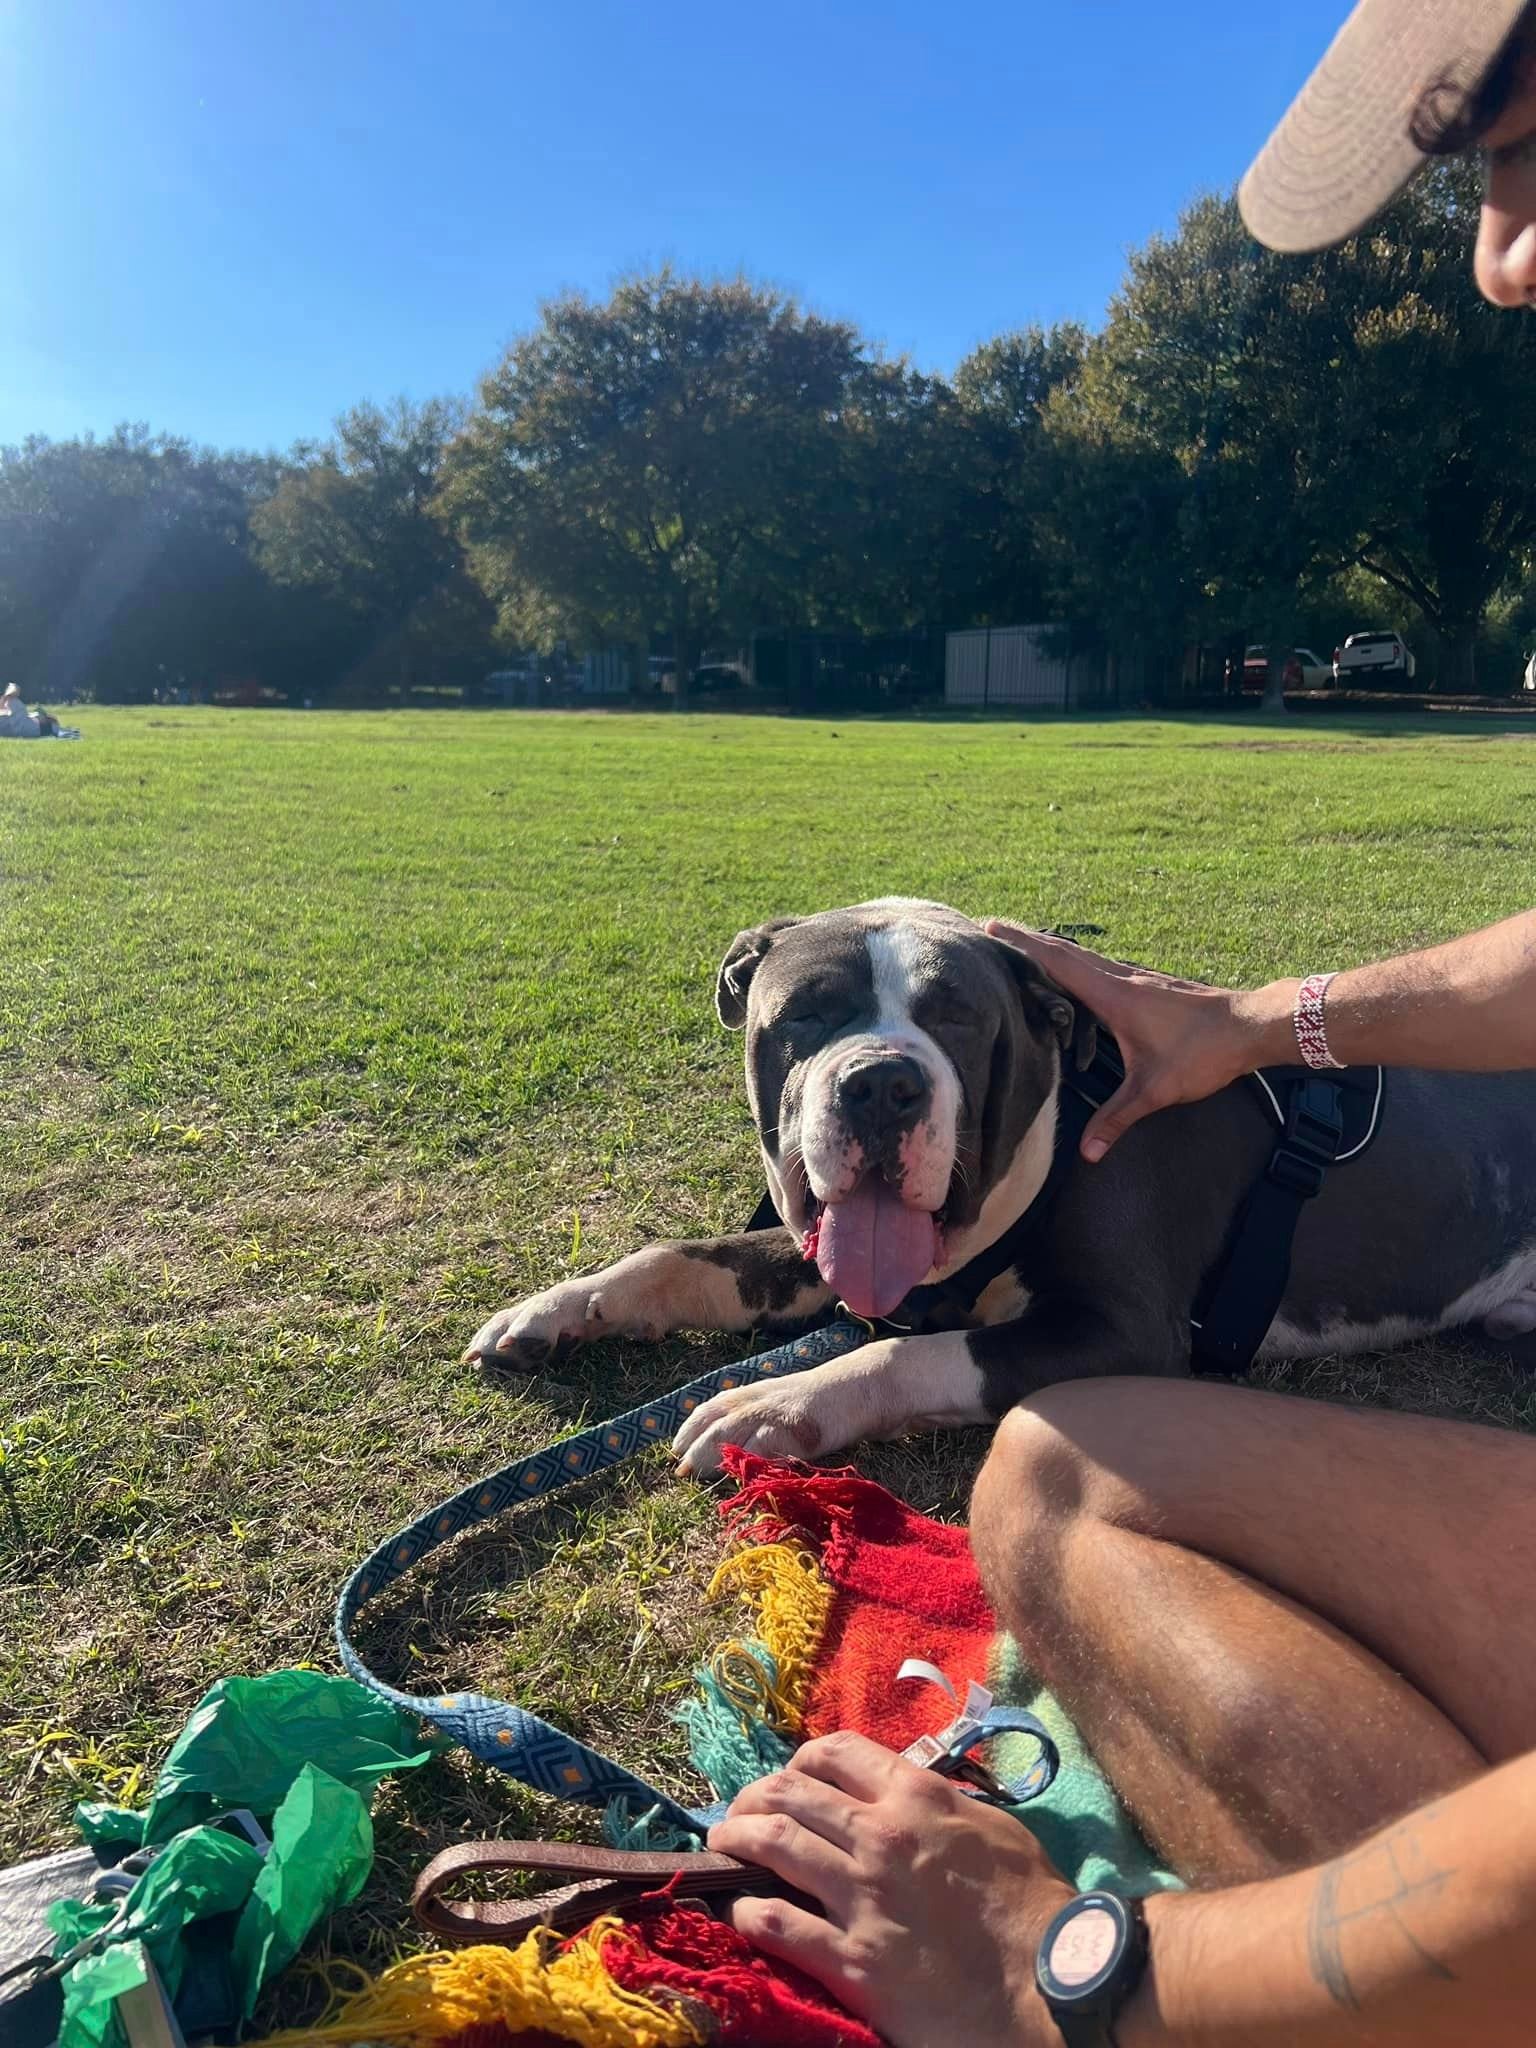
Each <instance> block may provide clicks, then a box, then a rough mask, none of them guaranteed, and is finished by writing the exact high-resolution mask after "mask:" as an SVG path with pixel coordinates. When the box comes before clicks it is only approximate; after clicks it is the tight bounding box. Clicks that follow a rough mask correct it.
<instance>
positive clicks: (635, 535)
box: [444, 270, 862, 702]
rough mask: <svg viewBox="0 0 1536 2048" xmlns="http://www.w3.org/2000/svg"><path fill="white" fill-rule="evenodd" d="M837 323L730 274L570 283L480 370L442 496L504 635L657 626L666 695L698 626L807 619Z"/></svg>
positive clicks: (844, 495)
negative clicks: (473, 408) (603, 292)
mask: <svg viewBox="0 0 1536 2048" xmlns="http://www.w3.org/2000/svg"><path fill="white" fill-rule="evenodd" d="M861 373H862V372H861V357H860V351H859V345H858V341H857V338H856V336H855V334H854V332H853V330H852V329H851V328H850V327H847V326H845V325H843V324H841V323H839V322H836V321H828V320H822V319H820V318H818V317H817V316H816V315H814V314H809V313H802V312H801V311H800V309H799V308H798V307H797V306H796V305H795V304H794V303H793V301H791V300H788V299H785V298H783V297H781V296H779V295H778V294H777V293H774V292H771V291H768V290H766V289H764V288H762V287H759V286H755V285H751V284H748V283H747V282H746V281H745V280H744V279H739V278H738V279H735V280H732V281H729V282H725V283H714V284H709V283H703V282H700V281H698V280H692V279H684V278H680V277H677V276H676V275H674V274H673V273H672V272H671V271H669V270H663V271H661V272H659V273H658V274H656V275H655V276H651V277H639V278H632V279H630V280H628V281H627V282H625V283H623V284H621V285H620V286H619V287H618V289H617V290H616V291H615V292H614V294H613V296H612V297H611V298H610V299H609V300H608V301H607V302H606V303H604V304H601V305H599V304H596V303H594V302H593V301H592V300H590V299H587V298H584V297H582V296H581V295H579V294H574V293H573V294H569V295H567V296H566V297H564V298H560V299H556V300H554V301H552V302H551V303H550V304H549V305H547V306H545V308H544V309H543V315H542V318H541V320H540V323H539V325H538V327H537V328H536V329H535V330H534V331H533V332H532V333H531V334H528V335H525V336H524V337H523V338H522V339H521V340H520V341H518V342H516V343H515V344H514V345H513V347H512V348H511V350H510V351H509V352H508V354H507V356H506V358H505V360H504V361H503V362H502V364H501V365H500V367H499V368H498V369H496V370H495V371H493V372H492V374H491V375H490V376H489V377H487V378H486V380H485V382H484V384H483V385H482V387H481V403H480V407H479V409H478V411H477V412H476V413H475V414H474V416H473V418H472V419H471V420H470V422H469V425H468V427H467V428H466V430H465V432H464V433H463V435H462V436H461V437H460V439H459V441H458V442H457V444H456V446H455V448H454V450H453V454H452V459H451V462H450V468H449V476H448V481H447V484H446V488H445V491H444V504H445V505H446V507H447V508H448V511H449V513H450V514H451V516H452V518H453V519H454V521H455V522H456V524H457V527H458V530H459V531H460V533H461V534H462V535H463V536H464V538H465V539H466V541H467V542H468V544H469V545H470V547H471V549H472V550H473V560H474V563H475V566H476V569H477V572H478V573H479V575H480V576H481V579H482V581H483V583H484V585H485V587H486V589H487V590H488V591H489V592H490V593H491V594H492V596H493V597H494V598H495V600H496V603H497V605H498V607H499V611H500V616H501V619H502V622H503V625H504V628H505V630H506V631H507V632H508V633H509V634H511V635H513V636H515V637H516V638H518V639H520V640H523V641H525V642H532V643H534V644H539V645H548V644H549V642H550V641H552V640H553V639H555V638H559V637H568V638H571V639H574V640H576V641H577V642H578V643H586V644H592V643H594V642H596V643H608V644H613V643H624V642H630V643H635V642H644V641H646V640H647V639H648V638H649V636H650V635H651V634H653V633H661V634H669V635H670V636H671V641H672V652H673V658H674V661H675V664H676V669H677V687H678V694H679V702H681V701H682V700H683V697H684V695H685V692H686V689H687V683H688V678H689V674H690V672H691V670H692V669H693V668H694V667H695V666H696V664H697V662H698V660H699V656H700V653H701V651H702V649H703V646H704V645H705V643H706V641H707V640H710V639H714V638H719V637H722V636H727V635H734V636H744V635H745V634H746V633H748V632H749V631H750V630H751V629H752V627H753V626H754V625H755V624H757V623H758V622H759V620H760V619H761V618H763V617H766V616H773V617H774V618H775V619H777V620H780V621H783V622H787V623H793V622H795V620H796V619H797V617H799V616H803V613H804V608H805V602H806V600H805V596H804V588H803V586H804V583H805V571H806V567H807V565H808V564H811V563H815V562H818V561H824V560H825V558H826V555H827V552H828V551H829V550H833V549H836V548H837V547H838V546H839V545H840V544H843V543H844V542H845V540H846V531H845V530H844V529H843V524H842V518H843V515H844V514H845V513H846V510H847V506H848V502H849V497H848V493H849V489H850V484H849V477H848V472H847V468H846V462H845V454H846V436H845V433H844V421H845V413H846V410H847V408H848V407H849V405H850V403H851V402H852V400H853V398H854V396H855V388H856V386H857V385H858V382H859V379H860V376H861Z"/></svg>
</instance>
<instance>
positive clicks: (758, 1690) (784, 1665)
mask: <svg viewBox="0 0 1536 2048" xmlns="http://www.w3.org/2000/svg"><path fill="white" fill-rule="evenodd" d="M726 1593H734V1594H736V1595H737V1597H738V1598H740V1599H742V1600H745V1601H746V1603H747V1605H748V1606H749V1607H751V1608H752V1610H753V1613H754V1617H755V1622H756V1628H755V1634H756V1636H757V1640H758V1641H759V1642H760V1643H762V1644H763V1645H764V1647H765V1648H766V1649H767V1650H768V1651H769V1652H770V1653H771V1654H772V1657H773V1661H774V1663H775V1664H776V1665H777V1666H778V1682H777V1684H774V1685H771V1684H770V1683H769V1682H768V1676H767V1673H766V1672H765V1671H764V1670H763V1667H762V1664H761V1663H760V1662H759V1660H758V1659H757V1658H756V1657H754V1656H752V1655H751V1653H750V1652H749V1651H748V1649H747V1648H746V1646H745V1644H743V1643H742V1642H741V1641H739V1640H737V1639H735V1638H733V1639H732V1640H731V1641H730V1642H727V1643H722V1644H721V1645H720V1648H719V1649H718V1650H716V1652H715V1654H714V1656H713V1657H711V1659H710V1660H709V1668H710V1672H711V1674H712V1676H713V1677H714V1680H715V1683H716V1684H717V1685H718V1686H719V1687H720V1690H721V1691H722V1692H723V1693H724V1694H725V1696H726V1698H727V1699H729V1700H730V1701H731V1703H732V1705H733V1706H736V1707H739V1708H740V1709H741V1711H742V1712H743V1713H746V1714H752V1715H755V1716H756V1717H757V1718H758V1719H759V1720H763V1721H766V1722H767V1723H768V1725H769V1726H770V1727H771V1728H773V1729H774V1730H775V1731H776V1732H777V1733H778V1734H780V1735H798V1734H799V1733H800V1731H801V1729H802V1728H803V1726H804V1725H805V1709H806V1703H807V1701H808V1700H809V1698H810V1692H811V1681H812V1679H813V1678H814V1676H815V1662H816V1652H817V1651H818V1650H819V1649H820V1647H821V1639H822V1636H823V1635H824V1634H825V1633H826V1627H827V1618H828V1616H829V1615H830V1614H831V1612H832V1588H831V1587H830V1586H829V1585H828V1584H827V1582H826V1580H825V1579H824V1578H823V1577H822V1576H821V1570H820V1567H819V1566H818V1564H817V1562H816V1558H815V1555H814V1553H813V1552H811V1551H809V1550H807V1549H806V1548H805V1546H804V1545H803V1544H793V1543H764V1544H760V1545H759V1546H758V1547H757V1548H756V1549H755V1550H738V1551H737V1552H736V1554H735V1556H734V1557H728V1558H727V1559H726V1560H725V1562H724V1564H722V1565H721V1566H720V1568H719V1570H718V1571H717V1572H716V1573H715V1576H714V1578H713V1579H712V1580H711V1581H710V1587H709V1597H710V1599H711V1600H718V1599H720V1598H721V1597H722V1596H723V1595H725V1594H726Z"/></svg>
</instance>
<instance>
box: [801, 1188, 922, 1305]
mask: <svg viewBox="0 0 1536 2048" xmlns="http://www.w3.org/2000/svg"><path fill="white" fill-rule="evenodd" d="M805 1199H806V1216H807V1219H808V1220H807V1226H806V1232H805V1236H804V1238H803V1239H802V1241H801V1249H802V1250H803V1251H804V1253H805V1256H806V1258H807V1259H813V1260H814V1261H815V1263H816V1269H817V1271H818V1272H819V1273H820V1274H821V1277H822V1279H823V1280H825V1281H826V1283H827V1285H828V1286H829V1287H830V1288H831V1289H832V1291H833V1292H834V1294H836V1295H837V1297H838V1299H839V1300H840V1301H842V1302H844V1303H845V1304H846V1305H847V1307H849V1308H850V1309H852V1311H853V1313H854V1314H855V1315H856V1316H888V1315H889V1314H890V1313H891V1311H892V1310H893V1309H894V1308H896V1307H898V1306H899V1305H900V1304H901V1303H902V1302H903V1301H905V1300H906V1298H907V1296H908V1295H909V1294H910V1293H911V1292H912V1290H913V1288H914V1287H920V1286H921V1285H922V1283H923V1281H924V1280H926V1279H927V1277H928V1275H929V1273H930V1272H931V1271H932V1270H933V1268H934V1267H935V1266H937V1265H940V1264H942V1263H943V1244H944V1234H943V1216H944V1211H943V1210H942V1209H941V1210H939V1212H938V1213H937V1214H934V1213H933V1212H932V1211H931V1210H928V1209H913V1208H909V1207H908V1205H907V1204H906V1203H905V1202H904V1201H903V1200H902V1199H901V1196H900V1195H899V1194H898V1193H897V1191H896V1189H895V1188H893V1187H892V1186H891V1184H890V1182H889V1181H888V1180H887V1179H886V1178H885V1176H884V1174H883V1173H880V1172H879V1171H878V1170H876V1171H873V1172H870V1173H866V1174H865V1175H864V1178H863V1179H862V1180H861V1181H860V1182H859V1183H858V1185H857V1186H856V1187H855V1188H853V1189H852V1190H851V1192H850V1193H848V1194H846V1195H844V1196H843V1197H842V1199H841V1200H840V1201H836V1202H822V1201H819V1200H818V1199H817V1197H816V1196H815V1195H814V1194H813V1193H812V1192H811V1190H810V1189H809V1188H807V1189H806V1195H805Z"/></svg>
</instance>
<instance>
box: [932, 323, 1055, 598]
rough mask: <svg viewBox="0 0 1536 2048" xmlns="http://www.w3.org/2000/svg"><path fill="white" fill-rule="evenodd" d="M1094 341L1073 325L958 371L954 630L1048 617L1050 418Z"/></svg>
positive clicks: (1032, 333)
mask: <svg viewBox="0 0 1536 2048" xmlns="http://www.w3.org/2000/svg"><path fill="white" fill-rule="evenodd" d="M1087 349H1088V335H1087V332H1086V330H1085V329H1084V328H1082V327H1080V326H1078V325H1076V324H1075V323H1074V322H1065V323H1063V324H1062V325H1060V326H1057V327H1051V328H1042V327H1027V328H1023V329H1021V330H1019V331H1017V332H1014V333H1009V334H1001V335H998V336H997V337H996V339H995V340H992V341H988V342H984V343H983V344H982V346H981V347H980V348H978V349H975V350H973V352H972V353H971V354H970V355H968V356H967V357H966V358H965V359H964V361H963V362H962V363H961V364H960V366H959V368H958V369H957V370H956V372H955V377H954V391H955V397H956V400H957V402H958V405H959V409H960V425H961V431H962V433H963V437H964V439H963V449H962V455H961V463H962V470H961V474H962V479H963V483H962V500H961V510H960V515H959V516H960V519H961V522H962V527H963V539H962V542H961V544H960V546H959V547H958V548H956V549H952V550H951V561H950V566H951V575H950V578H949V593H950V604H949V607H948V609H949V614H950V623H952V624H956V625H991V626H1003V625H1025V624H1030V623H1032V622H1034V621H1036V620H1039V619H1042V618H1045V617H1046V616H1048V612H1049V594H1048V579H1047V575H1046V568H1045V562H1044V559H1043V556H1042V545H1041V537H1042V521H1043V520H1044V519H1045V518H1046V517H1047V516H1048V501H1049V496H1050V493H1051V492H1052V490H1053V488H1054V487H1055V465H1054V464H1052V463H1051V462H1050V461H1049V460H1048V458H1047V450H1046V435H1045V425H1044V423H1045V417H1046V411H1047V408H1048V406H1049V405H1050V402H1051V399H1052V396H1053V394H1054V393H1055V392H1057V391H1062V390H1066V389H1070V388H1071V387H1072V386H1073V385H1074V384H1075V383H1076V381H1077V379H1078V377H1079V376H1080V375H1081V372H1082V367H1083V360H1084V357H1085V355H1086V353H1087Z"/></svg>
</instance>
